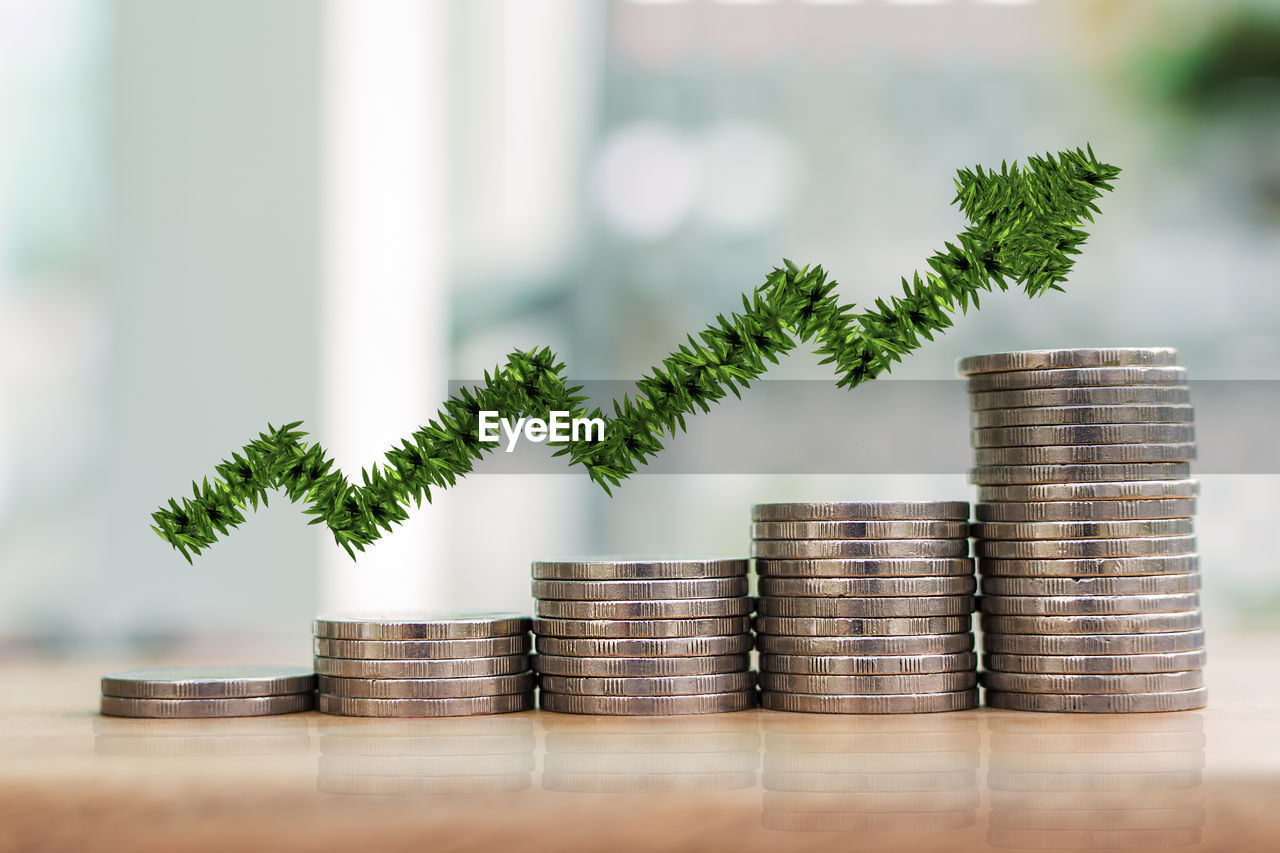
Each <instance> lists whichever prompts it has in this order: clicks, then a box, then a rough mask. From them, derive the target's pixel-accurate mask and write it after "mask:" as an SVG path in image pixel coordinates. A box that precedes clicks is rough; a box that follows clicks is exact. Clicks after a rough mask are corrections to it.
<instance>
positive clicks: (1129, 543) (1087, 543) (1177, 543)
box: [974, 536, 1196, 560]
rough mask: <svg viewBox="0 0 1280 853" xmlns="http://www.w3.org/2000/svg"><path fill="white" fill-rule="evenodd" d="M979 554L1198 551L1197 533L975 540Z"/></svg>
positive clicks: (1018, 556)
mask: <svg viewBox="0 0 1280 853" xmlns="http://www.w3.org/2000/svg"><path fill="white" fill-rule="evenodd" d="M974 550H975V551H977V554H978V556H979V557H995V558H996V559H998V560H1041V559H1053V558H1057V557H1143V556H1163V555H1171V554H1190V553H1193V552H1194V551H1195V550H1196V537H1194V536H1143V537H1136V538H1124V539H1035V540H1023V541H1001V540H998V539H979V540H978V541H976V542H975V543H974Z"/></svg>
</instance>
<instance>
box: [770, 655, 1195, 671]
mask: <svg viewBox="0 0 1280 853" xmlns="http://www.w3.org/2000/svg"><path fill="white" fill-rule="evenodd" d="M1204 662H1205V654H1204V650H1203V649H1198V650H1196V651H1192V652H1169V653H1166V654H1142V655H998V654H985V655H983V656H982V666H983V668H985V669H992V670H998V671H1000V672H1037V673H1061V674H1063V675H1093V674H1106V673H1122V672H1186V671H1187V670H1192V669H1200V668H1202V667H1203V666H1204ZM761 666H763V663H762V664H761Z"/></svg>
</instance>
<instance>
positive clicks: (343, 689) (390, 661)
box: [315, 613, 534, 717]
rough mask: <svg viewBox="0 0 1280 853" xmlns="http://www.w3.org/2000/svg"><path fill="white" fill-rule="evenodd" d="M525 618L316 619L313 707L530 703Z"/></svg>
mask: <svg viewBox="0 0 1280 853" xmlns="http://www.w3.org/2000/svg"><path fill="white" fill-rule="evenodd" d="M529 627H530V620H529V617H527V616H519V615H513V614H504V613H495V614H478V615H470V614H466V615H441V614H417V613H415V614H396V615H390V614H388V615H387V616H385V617H379V618H374V617H368V616H320V617H317V618H316V620H315V653H316V657H315V670H316V676H317V686H318V688H319V690H320V696H319V705H318V709H319V710H320V711H321V712H322V713H325V714H341V715H343V716H348V717H460V716H466V715H470V714H505V713H509V712H511V711H527V710H530V709H532V708H533V706H534V699H533V689H534V680H533V672H532V671H531V670H530V668H529Z"/></svg>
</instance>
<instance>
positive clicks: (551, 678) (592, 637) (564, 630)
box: [533, 560, 756, 715]
mask: <svg viewBox="0 0 1280 853" xmlns="http://www.w3.org/2000/svg"><path fill="white" fill-rule="evenodd" d="M533 578H534V580H533V596H534V598H535V599H536V605H535V613H536V618H535V619H534V633H535V635H536V637H537V650H538V654H537V657H536V658H535V662H534V668H535V669H536V670H537V672H538V686H539V691H540V697H541V707H542V708H543V709H544V710H547V711H560V712H563V713H570V714H620V715H664V714H711V713H719V712H725V711H742V710H745V709H747V708H753V707H755V704H756V687H755V680H754V677H753V675H752V673H751V668H750V658H749V654H750V651H751V617H750V614H751V611H752V602H751V598H750V597H749V596H748V595H747V561H746V560H660V561H631V560H597V561H577V562H535V563H534V564H533Z"/></svg>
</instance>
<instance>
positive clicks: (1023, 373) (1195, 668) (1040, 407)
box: [958, 348, 1205, 713]
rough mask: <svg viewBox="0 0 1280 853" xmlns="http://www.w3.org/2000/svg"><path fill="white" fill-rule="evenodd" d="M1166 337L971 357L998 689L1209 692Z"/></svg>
mask: <svg viewBox="0 0 1280 853" xmlns="http://www.w3.org/2000/svg"><path fill="white" fill-rule="evenodd" d="M1176 358H1177V354H1176V352H1175V351H1174V350H1172V349H1167V348H1131V349H1076V350H1042V351H1031V352H1014V353H999V354H994V355H984V356H975V357H973V358H966V359H961V361H960V363H959V365H958V370H959V372H960V373H961V375H963V376H966V377H967V381H968V389H969V398H970V407H971V409H972V410H973V414H972V426H973V445H974V447H975V448H976V449H975V456H976V462H977V467H975V468H974V469H973V471H972V472H971V479H972V480H973V482H974V483H976V484H978V486H979V495H978V497H979V501H980V502H979V503H978V504H977V507H976V508H975V516H976V519H977V522H976V524H975V525H974V528H973V534H974V538H975V540H976V543H975V548H976V553H977V556H978V571H979V574H980V576H981V583H982V598H981V599H980V609H981V611H982V614H983V615H982V622H981V625H982V630H983V652H984V654H985V657H984V660H983V665H984V669H985V671H984V672H983V673H982V674H981V676H980V678H981V680H982V684H983V686H984V687H985V688H986V691H987V693H986V695H987V703H988V704H989V705H993V706H995V707H1000V708H1011V709H1018V710H1029V711H1081V712H1100V713H1112V712H1124V711H1132V712H1142V711H1176V710H1186V709H1189V708H1199V707H1202V706H1203V705H1204V703H1205V690H1204V686H1203V684H1204V682H1203V673H1202V666H1203V664H1204V634H1203V632H1202V631H1201V621H1200V600H1199V592H1198V590H1199V588H1200V576H1199V557H1198V556H1197V554H1196V540H1195V536H1194V515H1195V498H1196V495H1197V493H1198V484H1197V483H1196V481H1194V480H1190V479H1188V477H1189V476H1190V461H1191V460H1192V459H1193V458H1194V457H1195V433H1194V426H1193V416H1192V409H1191V406H1190V392H1189V388H1188V387H1187V384H1186V370H1185V369H1184V368H1181V367H1178V366H1177V365H1176V364H1175V361H1176Z"/></svg>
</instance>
